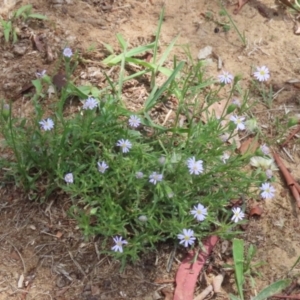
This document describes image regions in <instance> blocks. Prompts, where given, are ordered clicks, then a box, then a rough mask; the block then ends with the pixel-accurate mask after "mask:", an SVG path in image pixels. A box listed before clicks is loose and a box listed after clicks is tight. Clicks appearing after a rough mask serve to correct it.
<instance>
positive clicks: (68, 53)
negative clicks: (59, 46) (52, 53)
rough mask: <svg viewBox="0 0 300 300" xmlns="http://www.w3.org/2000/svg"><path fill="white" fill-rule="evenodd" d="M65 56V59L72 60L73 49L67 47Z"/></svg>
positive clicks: (64, 52)
mask: <svg viewBox="0 0 300 300" xmlns="http://www.w3.org/2000/svg"><path fill="white" fill-rule="evenodd" d="M63 55H64V56H65V57H69V58H70V57H71V56H72V55H73V52H72V50H71V48H69V47H66V48H65V49H64V51H63Z"/></svg>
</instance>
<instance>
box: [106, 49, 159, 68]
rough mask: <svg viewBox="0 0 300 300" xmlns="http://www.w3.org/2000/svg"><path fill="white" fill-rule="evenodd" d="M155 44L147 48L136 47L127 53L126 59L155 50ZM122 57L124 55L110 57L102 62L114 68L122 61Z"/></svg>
mask: <svg viewBox="0 0 300 300" xmlns="http://www.w3.org/2000/svg"><path fill="white" fill-rule="evenodd" d="M153 46H154V43H151V44H148V45H145V46H140V47H136V48H134V49H131V50H129V51H128V52H127V53H126V58H127V57H132V56H136V55H140V54H142V53H144V52H146V51H148V50H151V49H153ZM122 57H123V53H121V54H119V55H110V56H109V57H107V58H106V59H104V60H103V61H102V62H103V63H104V64H107V65H109V66H114V65H117V64H119V63H120V62H121V61H122Z"/></svg>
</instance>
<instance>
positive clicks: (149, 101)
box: [144, 62, 184, 112]
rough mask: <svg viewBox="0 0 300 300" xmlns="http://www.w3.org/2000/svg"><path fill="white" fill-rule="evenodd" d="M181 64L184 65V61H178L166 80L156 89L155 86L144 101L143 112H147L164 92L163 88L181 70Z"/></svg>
mask: <svg viewBox="0 0 300 300" xmlns="http://www.w3.org/2000/svg"><path fill="white" fill-rule="evenodd" d="M183 66H184V62H180V63H179V64H178V66H177V67H176V69H175V70H174V71H173V73H172V74H171V76H170V77H169V78H168V79H167V81H166V82H165V83H164V84H163V85H162V86H161V87H160V88H159V89H158V90H157V89H155V88H154V89H153V90H152V92H151V94H150V95H149V97H148V99H147V100H146V102H145V106H144V111H145V112H148V111H149V110H150V109H151V108H152V107H154V106H155V105H156V104H157V102H158V100H159V98H160V96H161V95H162V94H163V93H164V92H165V90H166V89H167V87H168V86H169V85H170V83H171V82H172V81H173V80H174V79H175V77H176V75H177V74H178V72H180V71H181V69H182V68H183Z"/></svg>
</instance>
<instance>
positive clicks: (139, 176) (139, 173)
mask: <svg viewBox="0 0 300 300" xmlns="http://www.w3.org/2000/svg"><path fill="white" fill-rule="evenodd" d="M135 177H136V178H137V179H142V178H143V177H144V173H143V172H140V171H139V172H136V173H135Z"/></svg>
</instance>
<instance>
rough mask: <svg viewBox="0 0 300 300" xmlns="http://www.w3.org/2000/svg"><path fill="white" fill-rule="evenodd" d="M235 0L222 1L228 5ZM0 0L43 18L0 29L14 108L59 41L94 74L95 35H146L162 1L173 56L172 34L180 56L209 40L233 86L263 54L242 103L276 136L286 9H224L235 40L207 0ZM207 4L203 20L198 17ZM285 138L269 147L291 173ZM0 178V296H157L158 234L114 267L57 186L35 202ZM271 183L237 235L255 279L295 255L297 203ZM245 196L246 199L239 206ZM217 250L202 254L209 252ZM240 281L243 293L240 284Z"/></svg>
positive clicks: (291, 106)
mask: <svg viewBox="0 0 300 300" xmlns="http://www.w3.org/2000/svg"><path fill="white" fill-rule="evenodd" d="M235 2H236V1H233V0H232V1H224V4H225V6H226V8H227V9H228V11H229V12H230V13H232V12H233V10H234V7H235V6H234V5H235ZM3 3H4V4H3V6H2V7H0V13H1V15H2V17H3V18H7V17H8V15H9V13H10V12H11V11H13V10H15V9H16V8H19V7H20V6H22V5H24V4H29V3H30V4H32V5H33V7H34V11H35V12H39V13H41V14H44V15H46V16H48V18H49V21H47V22H31V23H30V24H29V26H28V27H26V26H21V25H20V31H21V32H20V36H21V39H20V40H19V42H18V43H17V44H15V45H14V46H7V45H4V43H3V38H2V39H1V43H2V44H1V46H0V82H1V85H0V99H12V100H13V106H14V111H15V113H18V114H20V115H21V114H23V115H26V112H27V107H28V102H27V99H26V98H24V97H23V95H22V94H21V91H22V89H23V88H24V86H26V84H28V83H30V81H31V80H32V79H34V78H35V72H36V71H37V70H38V71H41V70H43V69H46V70H47V73H48V74H50V75H51V74H52V75H53V74H54V72H55V70H56V69H57V60H58V59H57V54H59V53H61V50H62V49H63V48H64V47H65V46H66V45H68V46H70V47H72V49H74V50H78V51H79V52H80V53H82V55H83V56H84V57H85V58H86V59H87V60H88V63H85V64H83V65H81V66H80V67H79V69H80V72H83V73H82V74H87V75H86V76H85V77H84V76H83V77H84V78H80V76H79V78H78V80H89V81H91V82H92V83H93V84H96V85H97V84H98V85H99V86H101V83H99V81H101V76H100V75H99V76H100V77H99V78H98V77H97V74H100V72H99V70H100V68H101V67H100V66H99V65H98V62H99V61H101V59H102V58H104V52H103V46H102V43H107V44H110V45H112V46H117V43H116V39H115V34H116V33H118V32H120V33H122V35H123V36H124V38H125V39H126V40H128V41H129V43H130V45H132V46H136V45H140V44H143V43H144V42H145V41H148V40H151V38H152V35H153V33H154V32H155V29H156V26H157V23H158V17H159V13H160V11H161V8H162V6H163V5H164V6H165V8H166V13H165V19H164V23H163V30H162V35H161V45H162V48H163V47H164V46H165V45H167V44H168V43H169V42H170V41H171V40H172V39H173V38H175V37H176V36H177V35H180V38H179V40H178V42H177V47H176V48H175V50H174V53H176V55H178V56H179V57H181V58H184V51H183V48H182V47H181V46H183V45H189V47H190V51H191V54H192V56H193V57H194V58H197V54H198V51H199V50H200V49H201V48H203V47H205V46H207V45H210V46H211V47H212V48H213V52H214V53H215V55H216V56H220V57H221V58H222V61H223V69H224V70H227V71H229V72H231V73H233V74H237V73H239V74H243V85H244V87H245V88H246V87H247V86H248V83H249V79H250V77H251V73H252V67H253V66H257V65H258V66H261V65H266V66H268V68H269V69H270V71H271V80H270V84H272V85H273V88H274V91H279V93H278V95H277V97H276V98H275V99H274V102H273V106H272V109H267V108H266V107H265V106H263V105H260V106H257V107H255V108H254V113H255V115H256V117H257V118H258V119H259V120H260V123H261V125H262V126H263V127H264V128H265V130H266V133H267V135H268V136H269V138H270V139H272V138H275V137H276V130H275V128H273V127H272V124H274V119H275V117H278V118H279V120H280V122H283V123H284V122H286V119H287V117H286V116H285V112H286V111H287V110H289V114H290V115H292V114H297V113H299V110H300V107H299V103H300V102H299V101H300V98H299V92H298V90H297V85H289V84H287V83H286V81H288V80H290V79H298V78H299V76H300V75H299V73H300V54H299V53H300V51H299V41H300V40H299V39H300V37H299V36H296V35H294V33H293V30H294V25H295V24H294V22H293V21H292V17H291V16H290V15H289V14H288V11H287V10H286V9H283V8H282V6H280V5H279V4H278V3H275V2H274V1H273V0H261V2H259V1H255V0H251V1H250V2H249V3H248V4H247V5H246V6H245V7H244V8H243V9H242V10H241V12H240V13H239V14H238V15H233V14H232V16H233V19H234V21H235V22H236V24H237V27H238V28H239V30H240V31H241V32H245V36H246V38H247V47H243V45H242V43H241V41H240V40H239V38H238V36H237V33H236V32H235V31H234V30H233V29H232V28H231V29H230V30H229V31H228V32H225V31H224V30H223V27H222V26H220V24H219V23H218V22H222V21H223V20H224V17H221V16H220V15H219V11H220V7H219V4H218V1H216V0H207V1H206V0H165V1H161V0H152V1H149V0H115V1H113V0H111V1H108V0H107V1H106V0H101V1H100V0H99V1H97V0H85V1H83V0H82V1H81V0H31V1H24V0H21V1H13V0H11V1H9V0H5V1H4V2H3ZM207 12H210V14H211V15H212V16H213V20H214V21H213V20H212V19H210V20H208V19H206V18H205V15H206V13H207ZM225 20H226V18H225ZM216 28H218V29H216ZM33 34H38V35H41V38H42V40H43V41H44V42H45V43H46V44H47V45H48V46H49V47H50V48H49V49H50V50H51V51H50V50H49V51H50V52H51V53H52V54H53V57H51V56H49V55H46V54H45V52H43V51H42V52H40V51H37V49H35V48H34V47H33V43H32V41H31V40H30V37H31V36H32V35H33ZM88 49H93V50H92V51H88ZM80 72H79V73H78V75H80ZM208 72H209V75H211V76H216V75H217V74H218V73H219V72H220V71H219V70H218V69H217V62H216V60H215V59H214V58H213V60H212V64H211V65H210V66H209V67H208ZM95 74H96V75H95ZM133 102H134V101H133ZM132 105H134V104H132ZM27 114H28V112H27ZM292 145H293V147H292V148H290V149H288V151H289V153H290V157H289V156H287V155H286V154H285V153H284V152H280V154H281V156H282V158H283V159H284V162H285V163H286V164H287V165H288V166H289V168H290V170H291V172H292V174H293V175H294V177H295V178H299V177H300V171H299V168H298V165H299V152H298V151H297V150H298V149H299V143H298V145H297V142H296V141H295V140H294V141H293V142H292ZM4 171H5V170H2V172H4ZM1 186H2V187H1V190H0V197H1V198H0V241H1V243H0V248H1V251H0V262H1V268H0V299H89V300H96V299H141V300H142V299H144V300H146V299H147V300H151V299H160V297H161V298H162V299H164V298H165V295H164V293H162V289H163V288H165V289H167V290H169V291H172V289H173V282H172V280H174V274H175V272H176V270H177V268H178V265H179V261H180V259H181V256H180V255H181V254H179V253H176V255H175V259H174V260H173V264H172V268H171V270H170V272H167V271H166V265H167V261H168V258H169V255H170V253H171V251H172V248H170V247H169V246H168V245H161V246H160V247H159V250H158V251H157V252H156V253H152V254H149V255H148V256H146V257H144V258H142V259H141V260H140V261H139V262H137V263H136V264H135V265H128V266H127V267H126V269H125V271H124V272H123V273H120V272H119V269H120V264H119V262H116V261H113V260H111V259H110V258H109V257H107V256H103V255H101V254H99V244H100V243H101V237H94V238H93V239H89V240H85V239H84V238H83V237H82V235H81V233H80V231H79V230H78V228H77V227H76V223H75V221H74V220H72V219H70V218H69V216H68V214H67V210H68V205H69V202H68V200H64V199H60V198H59V197H57V198H56V199H50V201H49V202H47V203H46V204H44V205H38V204H35V203H33V202H31V201H30V200H28V197H27V195H24V194H23V193H22V191H20V190H18V188H16V187H14V186H7V185H5V184H2V185H1ZM276 189H277V193H276V199H274V200H272V201H269V202H261V203H260V205H261V207H262V209H263V215H262V216H261V218H259V219H250V220H249V226H248V227H247V228H246V230H245V235H244V239H245V240H246V241H247V243H252V244H255V245H256V246H257V248H258V254H257V260H261V261H265V262H266V263H267V264H266V265H265V266H263V267H262V268H260V272H261V274H262V277H261V278H256V283H257V286H256V291H259V290H260V289H261V288H262V287H265V286H266V285H268V284H270V283H272V282H274V281H275V280H277V279H280V278H284V277H285V276H286V274H287V272H288V271H289V269H290V268H291V267H292V265H293V264H294V263H295V262H296V260H297V258H298V257H299V256H300V223H299V217H298V211H297V209H296V205H295V204H294V201H293V199H292V197H291V196H290V194H289V192H288V189H287V188H286V185H285V183H284V182H283V180H282V179H281V178H280V176H277V183H276ZM251 204H252V203H251V202H249V207H250V206H251ZM217 255H218V253H215V254H214V256H213V258H212V262H213V261H214V258H216V256H217ZM218 259H220V257H218ZM223 260H224V261H226V259H225V258H223ZM297 268H299V266H296V267H295V269H296V272H297ZM22 276H24V281H23V282H22ZM157 281H159V282H157ZM231 282H232V276H231V277H229V274H228V275H227V280H226V284H225V286H224V289H225V292H224V293H223V298H225V299H226V298H227V296H226V292H229V291H231V290H232V287H233V285H232V284H231ZM248 291H249V293H251V294H252V295H253V294H254V293H255V289H253V288H251V287H250V286H249V288H248ZM165 299H171V298H167V297H166V298H165Z"/></svg>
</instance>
